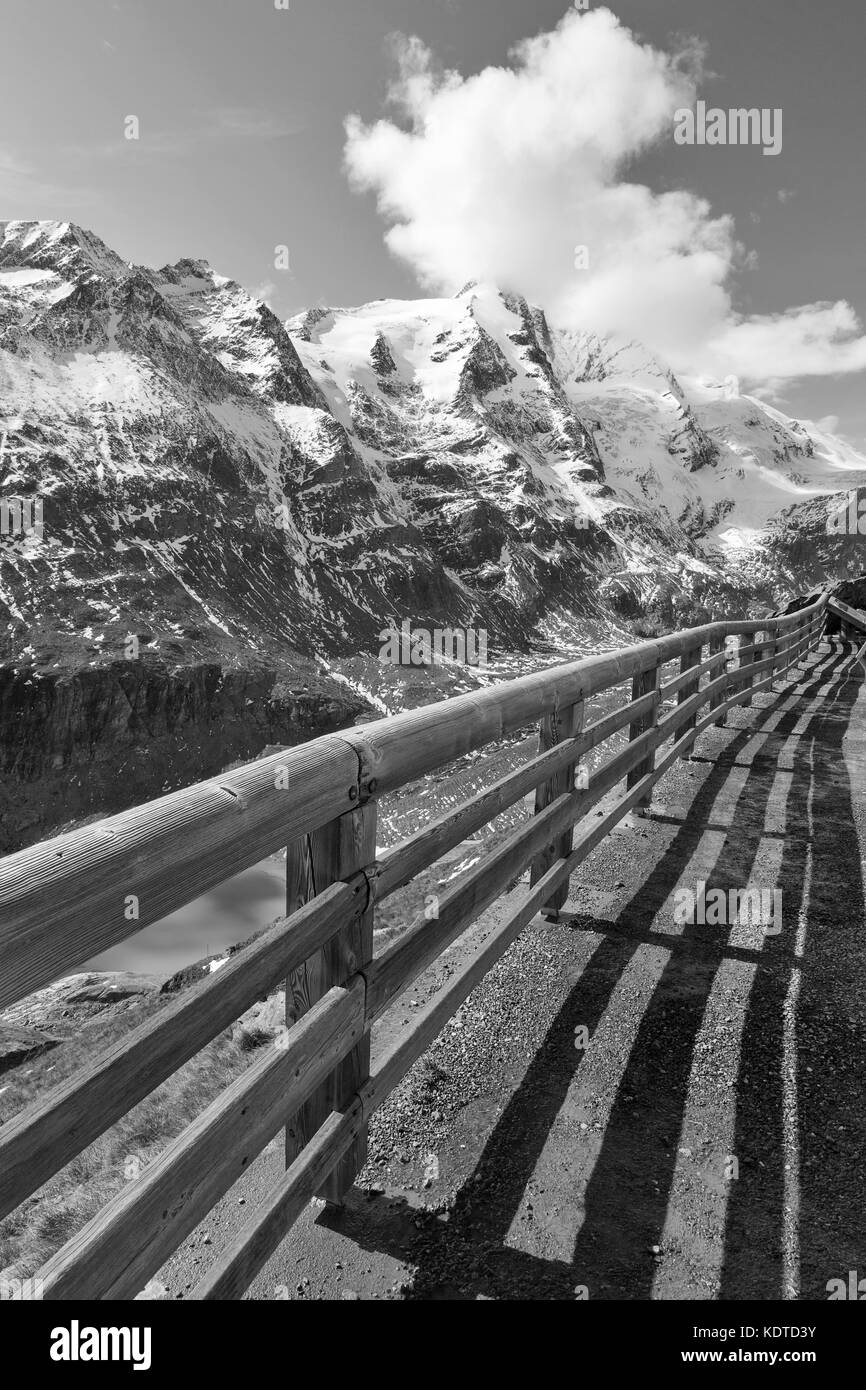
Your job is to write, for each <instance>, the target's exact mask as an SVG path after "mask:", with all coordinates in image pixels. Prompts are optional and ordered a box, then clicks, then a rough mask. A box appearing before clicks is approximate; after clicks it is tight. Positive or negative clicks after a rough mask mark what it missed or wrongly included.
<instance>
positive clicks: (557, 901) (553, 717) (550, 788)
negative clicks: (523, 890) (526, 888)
mask: <svg viewBox="0 0 866 1390" xmlns="http://www.w3.org/2000/svg"><path fill="white" fill-rule="evenodd" d="M583 715H584V709H583V701H582V700H578V702H577V704H575V705H567V706H565V708H563V709H561V710H557V711H555V712H554V713H553V714H547V715H545V716H544V718H543V719H542V721H541V724H540V726H539V730H538V751H539V753H547V752H548V751H549V750H550V749H551V748H555V747H556V746H557V744H559V743H565V741H566V740H567V739H570V738H577V736H578V734H579V733H580V732H581V730H582V728H583ZM576 767H577V764H576V763H569V764H568V766H567V767H564V768H563V769H562V771H561V772H557V773H556V774H555V776H553V777H551V778H550V780H549V781H547V782H542V783H541V784H540V785H539V786H538V787H537V788H536V791H535V814H536V815H538V813H539V811H543V810H544V809H545V807H547V806H549V805H550V804H551V802H552V801H555V800H556V798H557V797H558V796H564V795H565V794H566V792H571V791H574V774H575V769H576ZM573 845H574V826H571V827H570V828H569V829H568V830H567V831H566V832H565V833H564V834H563V835H561V836H560V838H559V839H558V840H557V841H555V842H554V843H553V844H551V845H548V846H547V847H546V848H545V849H543V850H542V852H541V853H540V854H539V855H538V856H537V857H536V858H535V859H534V860H533V862H532V868H531V870H530V874H529V882H530V886H531V887H534V885H535V884H536V883H537V882H538V880H539V879H540V878H543V877H544V875H545V874H546V873H547V871H548V869H549V868H551V866H552V865H553V864H554V863H555V862H556V860H557V859H564V858H565V857H566V855H569V854H570V853H571V850H572V846H573ZM568 891H569V880H568V879H566V880H565V882H564V883H561V884H560V886H559V887H558V888H557V890H556V892H555V893H554V894H553V896H552V897H551V898H549V899H548V900H547V902H546V903H545V904H544V906H543V907H542V909H541V915H542V917H544V918H545V919H546V921H548V922H556V921H557V920H558V918H559V914H560V911H561V910H562V908H563V907H564V906H565V903H566V900H567V898H568Z"/></svg>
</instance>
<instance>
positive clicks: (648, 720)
mask: <svg viewBox="0 0 866 1390" xmlns="http://www.w3.org/2000/svg"><path fill="white" fill-rule="evenodd" d="M661 677H662V668H661V665H656V666H653V667H651V669H650V670H649V671H642V672H641V673H640V674H639V675H637V676H635V678H634V680H633V681H632V686H631V698H632V702H634V701H635V700H641V699H643V697H644V695H655V697H656V698H655V700H654V701H653V706H652V709H651V710H650V711H649V713H648V714H645V715H643V717H642V718H641V719H636V720H635V722H634V724H630V725H629V730H628V740H629V743H634V741H635V739H636V738H640V736H641V734H645V733H647V732H648V731H649V730H650V729H654V728H655V727H656V725H657V724H658V722H659V686H660V684H661ZM655 765H656V755H655V752H652V753H650V755H649V757H647V758H644V760H643V762H642V763H638V764H637V766H636V767H634V768H632V770H631V772H630V773H629V774H628V778H627V779H626V786H627V788H629V789H630V788H631V787H634V786H636V785H637V783H638V782H640V781H641V779H642V778H644V777H647V776H648V775H649V774H650V773H651V772H652V771H653V768H654V767H655ZM651 803H652V793H651V792H650V793H649V794H648V795H647V796H642V797H641V799H640V801H638V802H637V803H636V805H635V810H636V811H637V810H644V811H645V810H646V809H647V807H648V806H650V805H651Z"/></svg>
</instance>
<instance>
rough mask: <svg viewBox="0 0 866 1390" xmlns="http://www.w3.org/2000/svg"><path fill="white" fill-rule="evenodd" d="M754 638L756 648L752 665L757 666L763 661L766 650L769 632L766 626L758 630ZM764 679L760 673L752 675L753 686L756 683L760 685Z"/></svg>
mask: <svg viewBox="0 0 866 1390" xmlns="http://www.w3.org/2000/svg"><path fill="white" fill-rule="evenodd" d="M753 640H754V643H755V650H754V651H753V652H752V665H753V666H757V665H758V663H759V662H761V661H763V660H764V650H765V645H764V644H765V643H766V640H767V633H766V631H765V629H764V628H761V631H760V632H756V633H755V636H754V639H753ZM759 642H760V646H759V645H758V644H759ZM762 679H763V677H762V676H760V675H758V676H753V677H752V685H753V686H754V685H760V683H761V681H762Z"/></svg>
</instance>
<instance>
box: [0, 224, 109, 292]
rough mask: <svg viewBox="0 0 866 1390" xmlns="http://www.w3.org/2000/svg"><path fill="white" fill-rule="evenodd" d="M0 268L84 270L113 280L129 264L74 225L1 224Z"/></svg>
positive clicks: (91, 233) (93, 236)
mask: <svg viewBox="0 0 866 1390" xmlns="http://www.w3.org/2000/svg"><path fill="white" fill-rule="evenodd" d="M0 234H2V240H0V266H6V267H7V268H8V267H24V266H27V267H30V268H31V269H34V270H53V271H56V272H57V273H58V274H64V273H67V272H70V271H76V270H78V271H80V270H81V269H83V268H87V269H90V270H91V271H96V272H97V273H98V274H100V275H106V276H109V277H112V278H113V277H114V276H116V275H121V274H123V273H124V272H125V271H126V270H127V264H126V262H125V261H122V260H121V258H120V257H119V256H118V255H117V254H116V253H115V252H114V251H111V250H110V249H109V248H108V247H107V246H106V245H105V242H104V241H101V240H100V239H99V237H98V236H96V235H95V234H94V233H93V232H89V231H87V230H86V229H85V228H84V227H78V226H76V224H75V223H74V222H58V221H31V222H27V221H9V222H0Z"/></svg>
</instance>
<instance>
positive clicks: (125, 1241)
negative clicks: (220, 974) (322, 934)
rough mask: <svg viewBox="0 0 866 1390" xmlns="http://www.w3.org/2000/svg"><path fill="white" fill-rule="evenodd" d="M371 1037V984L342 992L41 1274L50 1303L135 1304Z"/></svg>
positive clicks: (354, 984)
mask: <svg viewBox="0 0 866 1390" xmlns="http://www.w3.org/2000/svg"><path fill="white" fill-rule="evenodd" d="M363 1032H364V982H363V980H362V979H361V978H360V977H356V978H355V979H353V980H352V981H351V982H350V983H349V984H348V986H347V987H346V988H345V989H333V990H330V991H329V993H328V994H326V995H325V997H324V999H322V1000H320V1001H319V1003H318V1004H315V1005H314V1006H313V1008H312V1009H311V1010H310V1012H309V1013H307V1014H305V1015H304V1017H303V1018H302V1019H300V1020H299V1022H298V1023H297V1024H296V1025H295V1027H294V1028H293V1029H292V1031H291V1034H290V1035H289V1036H288V1037H287V1039H286V1042H285V1046H281V1047H273V1048H269V1049H268V1055H267V1056H265V1057H262V1058H261V1059H260V1061H258V1062H254V1063H253V1064H252V1065H251V1066H250V1067H248V1068H247V1070H246V1071H245V1072H243V1073H242V1074H241V1075H240V1076H239V1077H238V1078H237V1080H235V1081H233V1082H232V1083H231V1085H230V1086H228V1087H227V1088H226V1090H225V1091H224V1092H223V1094H222V1095H221V1096H220V1097H219V1098H218V1099H217V1100H215V1101H214V1102H213V1103H212V1104H211V1105H209V1106H208V1108H207V1109H206V1110H205V1111H204V1113H203V1114H201V1115H200V1116H199V1117H198V1119H197V1120H194V1121H193V1123H192V1124H191V1125H189V1126H188V1127H187V1128H186V1129H185V1130H184V1131H183V1133H182V1134H181V1135H180V1136H179V1137H178V1138H177V1139H176V1140H175V1141H174V1142H173V1143H172V1144H170V1145H169V1146H168V1148H167V1149H165V1150H164V1152H163V1153H161V1154H160V1155H159V1157H158V1158H157V1159H156V1160H155V1161H154V1162H153V1163H152V1164H151V1165H150V1167H149V1168H146V1169H145V1171H144V1173H143V1174H142V1176H141V1177H140V1178H139V1179H138V1180H137V1181H136V1182H133V1183H130V1184H129V1186H128V1187H127V1188H126V1189H125V1190H124V1191H122V1192H121V1193H120V1194H119V1195H118V1196H117V1197H115V1198H113V1199H112V1200H111V1201H110V1202H109V1203H108V1205H107V1206H106V1207H104V1208H103V1210H102V1211H101V1212H99V1214H98V1215H97V1216H95V1217H94V1219H93V1220H92V1221H90V1222H89V1223H88V1225H86V1226H85V1227H84V1229H83V1230H82V1231H79V1233H78V1234H77V1235H75V1236H73V1237H72V1239H71V1240H70V1241H68V1242H67V1244H66V1245H65V1246H64V1247H63V1249H62V1250H61V1251H60V1252H59V1253H58V1254H57V1255H55V1256H54V1258H53V1259H51V1260H49V1261H48V1263H47V1264H46V1265H44V1266H43V1268H42V1270H41V1271H40V1277H41V1279H42V1284H43V1297H44V1298H45V1299H48V1300H51V1299H55V1300H56V1299H63V1298H73V1297H74V1298H84V1299H115V1298H134V1297H135V1295H136V1293H138V1292H139V1291H140V1290H141V1289H143V1288H144V1286H145V1284H146V1283H147V1281H148V1279H149V1278H150V1277H151V1276H152V1275H153V1274H155V1273H156V1271H157V1270H158V1269H159V1268H160V1267H161V1266H162V1264H163V1263H164V1261H165V1260H166V1259H167V1258H168V1256H169V1255H170V1254H172V1252H173V1251H174V1250H176V1249H177V1247H178V1245H179V1244H180V1243H181V1242H182V1241H183V1240H184V1239H185V1238H186V1236H188V1235H189V1233H190V1231H192V1230H194V1229H195V1227H196V1226H197V1225H198V1223H199V1221H201V1220H202V1218H203V1217H204V1216H206V1215H207V1213H208V1212H209V1211H210V1209H211V1207H212V1206H213V1205H214V1203H215V1202H216V1201H218V1200H219V1198H220V1197H222V1196H223V1194H224V1193H225V1192H227V1191H228V1189H229V1188H230V1187H231V1186H232V1184H233V1183H235V1182H236V1181H237V1179H238V1178H239V1177H240V1176H241V1174H242V1173H243V1171H244V1169H245V1168H246V1167H247V1166H248V1165H249V1163H250V1162H251V1161H252V1160H253V1159H254V1158H255V1157H256V1156H257V1155H258V1154H259V1153H261V1151H262V1149H263V1148H264V1147H265V1145H266V1144H267V1143H268V1141H269V1140H271V1139H272V1138H273V1137H274V1135H275V1134H276V1133H277V1132H278V1130H279V1129H280V1128H281V1126H282V1125H283V1124H285V1121H286V1120H287V1119H288V1117H289V1116H290V1115H291V1114H293V1113H294V1111H295V1110H297V1109H298V1107H299V1106H300V1105H302V1104H303V1103H304V1101H305V1100H306V1099H307V1098H308V1097H309V1096H310V1095H312V1093H313V1091H314V1090H315V1089H316V1087H317V1086H318V1085H319V1084H320V1083H321V1082H322V1081H323V1080H324V1079H325V1077H326V1076H327V1075H328V1074H329V1072H330V1071H332V1070H333V1067H334V1065H335V1063H336V1062H338V1061H339V1060H340V1059H341V1058H342V1057H345V1055H346V1053H347V1052H348V1051H349V1050H350V1049H351V1048H352V1047H353V1046H354V1045H355V1043H356V1042H357V1041H358V1039H359V1038H360V1037H361V1036H362V1034H363Z"/></svg>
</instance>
